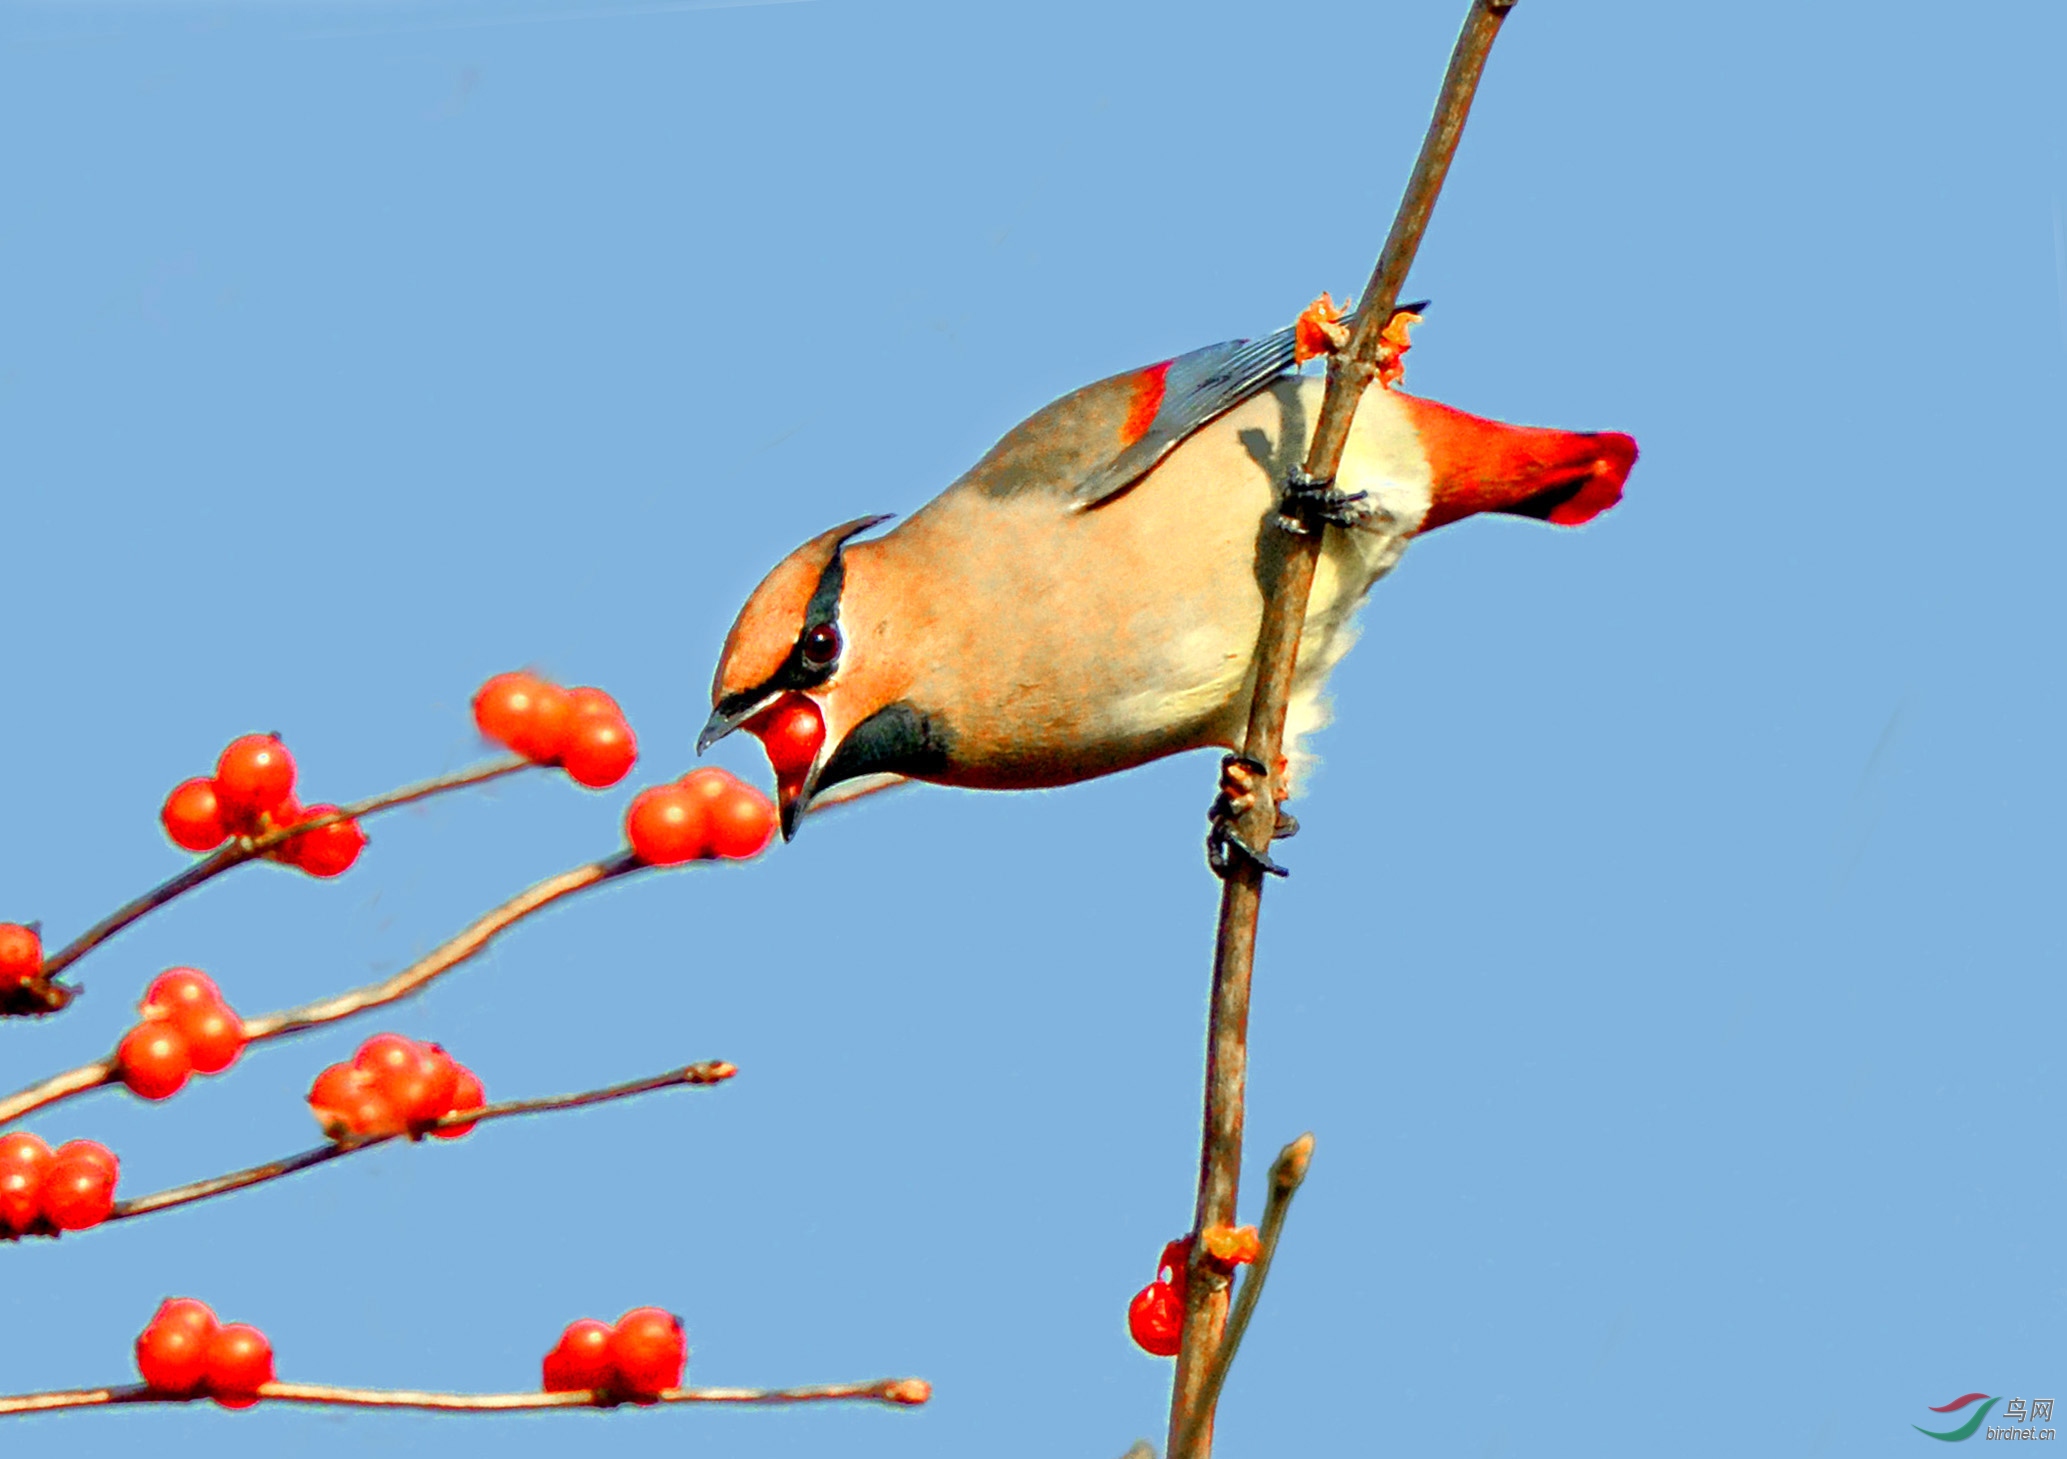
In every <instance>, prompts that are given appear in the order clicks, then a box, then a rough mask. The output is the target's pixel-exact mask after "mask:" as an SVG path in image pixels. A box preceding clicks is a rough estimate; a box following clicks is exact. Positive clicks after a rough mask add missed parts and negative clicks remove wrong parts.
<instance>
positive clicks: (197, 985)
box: [136, 968, 223, 1018]
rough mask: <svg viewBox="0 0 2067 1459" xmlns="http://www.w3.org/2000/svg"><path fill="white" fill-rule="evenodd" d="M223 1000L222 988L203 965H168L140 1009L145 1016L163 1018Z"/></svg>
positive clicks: (147, 991)
mask: <svg viewBox="0 0 2067 1459" xmlns="http://www.w3.org/2000/svg"><path fill="white" fill-rule="evenodd" d="M222 1001H223V1000H222V989H220V988H218V987H216V986H215V979H213V978H211V977H209V976H208V974H206V973H204V972H202V971H201V970H200V969H199V968H167V969H166V970H165V971H164V972H162V973H160V974H158V976H157V977H155V978H153V979H151V986H150V987H148V988H146V989H144V996H143V1001H142V1002H141V1003H139V1004H137V1005H136V1011H137V1012H138V1013H141V1014H142V1015H143V1016H144V1017H145V1018H159V1017H165V1016H169V1015H171V1014H174V1013H177V1012H179V1011H180V1010H181V1009H183V1008H206V1007H208V1006H209V1005H211V1004H221V1003H222Z"/></svg>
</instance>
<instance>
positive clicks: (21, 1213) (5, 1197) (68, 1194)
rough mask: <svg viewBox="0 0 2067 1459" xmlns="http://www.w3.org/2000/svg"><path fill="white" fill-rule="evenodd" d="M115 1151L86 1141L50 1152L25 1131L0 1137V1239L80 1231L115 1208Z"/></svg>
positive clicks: (66, 1145)
mask: <svg viewBox="0 0 2067 1459" xmlns="http://www.w3.org/2000/svg"><path fill="white" fill-rule="evenodd" d="M120 1169H121V1162H120V1161H118V1160H117V1159H116V1158H115V1152H114V1151H112V1150H110V1149H109V1148H108V1147H107V1146H105V1145H102V1144H98V1143H96V1142H95V1141H92V1140H67V1141H66V1142H65V1143H64V1144H62V1145H60V1146H58V1147H57V1149H55V1150H52V1149H51V1148H50V1147H49V1146H48V1145H46V1144H44V1143H43V1142H42V1141H41V1140H39V1139H37V1138H36V1137H35V1136H34V1135H31V1134H29V1133H28V1132H27V1131H25V1130H16V1131H14V1132H13V1133H12V1134H6V1135H0V1237H13V1236H28V1235H31V1234H38V1235H45V1234H50V1233H54V1232H58V1231H84V1230H85V1229H86V1228H87V1227H89V1226H98V1225H100V1223H101V1222H103V1221H105V1220H107V1219H108V1212H109V1211H110V1210H112V1209H113V1208H114V1205H115V1176H116V1175H117V1173H118V1172H119V1171H120Z"/></svg>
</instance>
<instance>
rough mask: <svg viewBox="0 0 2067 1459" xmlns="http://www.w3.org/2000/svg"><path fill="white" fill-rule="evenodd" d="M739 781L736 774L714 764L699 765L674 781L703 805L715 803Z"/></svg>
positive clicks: (727, 793) (730, 791) (729, 792)
mask: <svg viewBox="0 0 2067 1459" xmlns="http://www.w3.org/2000/svg"><path fill="white" fill-rule="evenodd" d="M740 783H741V782H740V779H739V777H738V776H737V775H734V774H733V773H732V772H731V771H730V770H722V769H720V768H719V767H717V766H716V765H699V766H698V767H697V768H696V769H694V770H691V771H690V772H689V773H688V774H687V775H684V776H683V777H682V778H681V779H680V780H677V781H676V782H675V784H677V785H679V786H681V787H682V789H684V790H686V791H688V792H689V794H690V796H691V797H692V798H693V799H694V800H695V801H696V803H697V804H698V805H700V806H705V807H709V806H714V805H716V804H717V803H718V802H719V801H721V800H723V799H724V798H725V797H726V796H727V795H729V794H731V793H732V787H733V786H735V785H738V784H740Z"/></svg>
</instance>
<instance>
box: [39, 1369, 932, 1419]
mask: <svg viewBox="0 0 2067 1459" xmlns="http://www.w3.org/2000/svg"><path fill="white" fill-rule="evenodd" d="M258 1396H259V1397H260V1398H262V1399H265V1400H266V1401H268V1402H271V1403H307V1404H317V1405H321V1406H324V1407H329V1408H416V1409H427V1410H429V1411H431V1412H433V1413H511V1412H525V1411H530V1410H533V1409H546V1408H619V1407H626V1408H645V1407H649V1406H651V1405H648V1404H643V1403H624V1402H622V1401H621V1400H618V1399H615V1398H612V1397H610V1396H609V1395H608V1394H605V1393H596V1392H591V1391H589V1390H586V1389H582V1390H577V1391H575V1392H571V1393H424V1392H418V1391H415V1390H412V1389H407V1388H335V1387H332V1386H331V1385H330V1384H327V1383H266V1384H262V1385H260V1387H259V1389H258ZM932 1396H933V1385H932V1384H930V1383H928V1382H927V1381H926V1380H925V1379H923V1378H878V1379H877V1380H876V1381H875V1382H873V1383H819V1384H814V1385H811V1386H809V1387H803V1388H670V1389H668V1390H667V1391H666V1392H664V1393H662V1394H660V1395H658V1396H657V1397H656V1398H655V1399H654V1400H653V1403H654V1404H662V1403H738V1404H761V1405H768V1406H774V1405H779V1404H791V1403H853V1402H865V1403H887V1404H892V1405H894V1406H896V1407H899V1408H913V1407H916V1406H917V1405H919V1404H922V1403H924V1402H926V1401H927V1400H928V1399H930V1398H931V1397H932ZM201 1401H202V1400H201V1399H199V1398H190V1397H182V1396H176V1395H171V1394H165V1393H153V1392H152V1391H151V1390H150V1389H148V1388H146V1387H144V1385H143V1384H141V1383H131V1384H126V1385H124V1386H122V1387H120V1388H80V1389H73V1390H71V1391H68V1392H62V1393H24V1394H22V1395H20V1396H19V1397H14V1398H0V1415H4V1414H12V1413H49V1412H51V1411H52V1410H53V1409H60V1408H105V1407H108V1406H109V1405H111V1404H118V1403H198V1402H201Z"/></svg>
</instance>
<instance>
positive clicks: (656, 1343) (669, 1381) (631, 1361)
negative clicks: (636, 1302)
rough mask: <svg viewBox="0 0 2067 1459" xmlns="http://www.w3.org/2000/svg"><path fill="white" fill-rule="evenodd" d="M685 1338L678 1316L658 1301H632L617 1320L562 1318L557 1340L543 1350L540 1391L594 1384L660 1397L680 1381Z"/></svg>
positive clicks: (624, 1394)
mask: <svg viewBox="0 0 2067 1459" xmlns="http://www.w3.org/2000/svg"><path fill="white" fill-rule="evenodd" d="M688 1361H689V1344H688V1341H687V1339H685V1338H684V1337H683V1336H682V1319H681V1318H679V1317H677V1316H675V1315H674V1313H672V1312H664V1311H662V1310H661V1309H660V1308H658V1307H634V1308H633V1309H632V1310H631V1311H629V1312H627V1313H625V1314H624V1316H622V1317H620V1318H618V1319H617V1324H616V1326H614V1327H613V1326H612V1325H611V1324H609V1323H607V1322H598V1321H597V1320H596V1319H595V1318H593V1317H584V1318H581V1319H580V1320H578V1321H575V1322H570V1323H568V1324H567V1330H566V1331H565V1332H563V1333H561V1334H560V1342H559V1345H558V1346H557V1347H555V1348H554V1349H553V1350H552V1351H551V1352H549V1353H547V1354H546V1355H545V1391H546V1392H548V1393H574V1392H579V1391H581V1390H583V1389H594V1390H597V1391H599V1392H603V1393H607V1394H609V1395H610V1396H612V1397H614V1398H629V1399H632V1400H634V1401H640V1400H647V1401H650V1400H652V1399H655V1398H658V1397H660V1395H661V1394H663V1393H665V1392H667V1390H668V1389H670V1388H679V1387H681V1386H682V1369H683V1367H684V1365H686V1364H687V1363H688Z"/></svg>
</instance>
